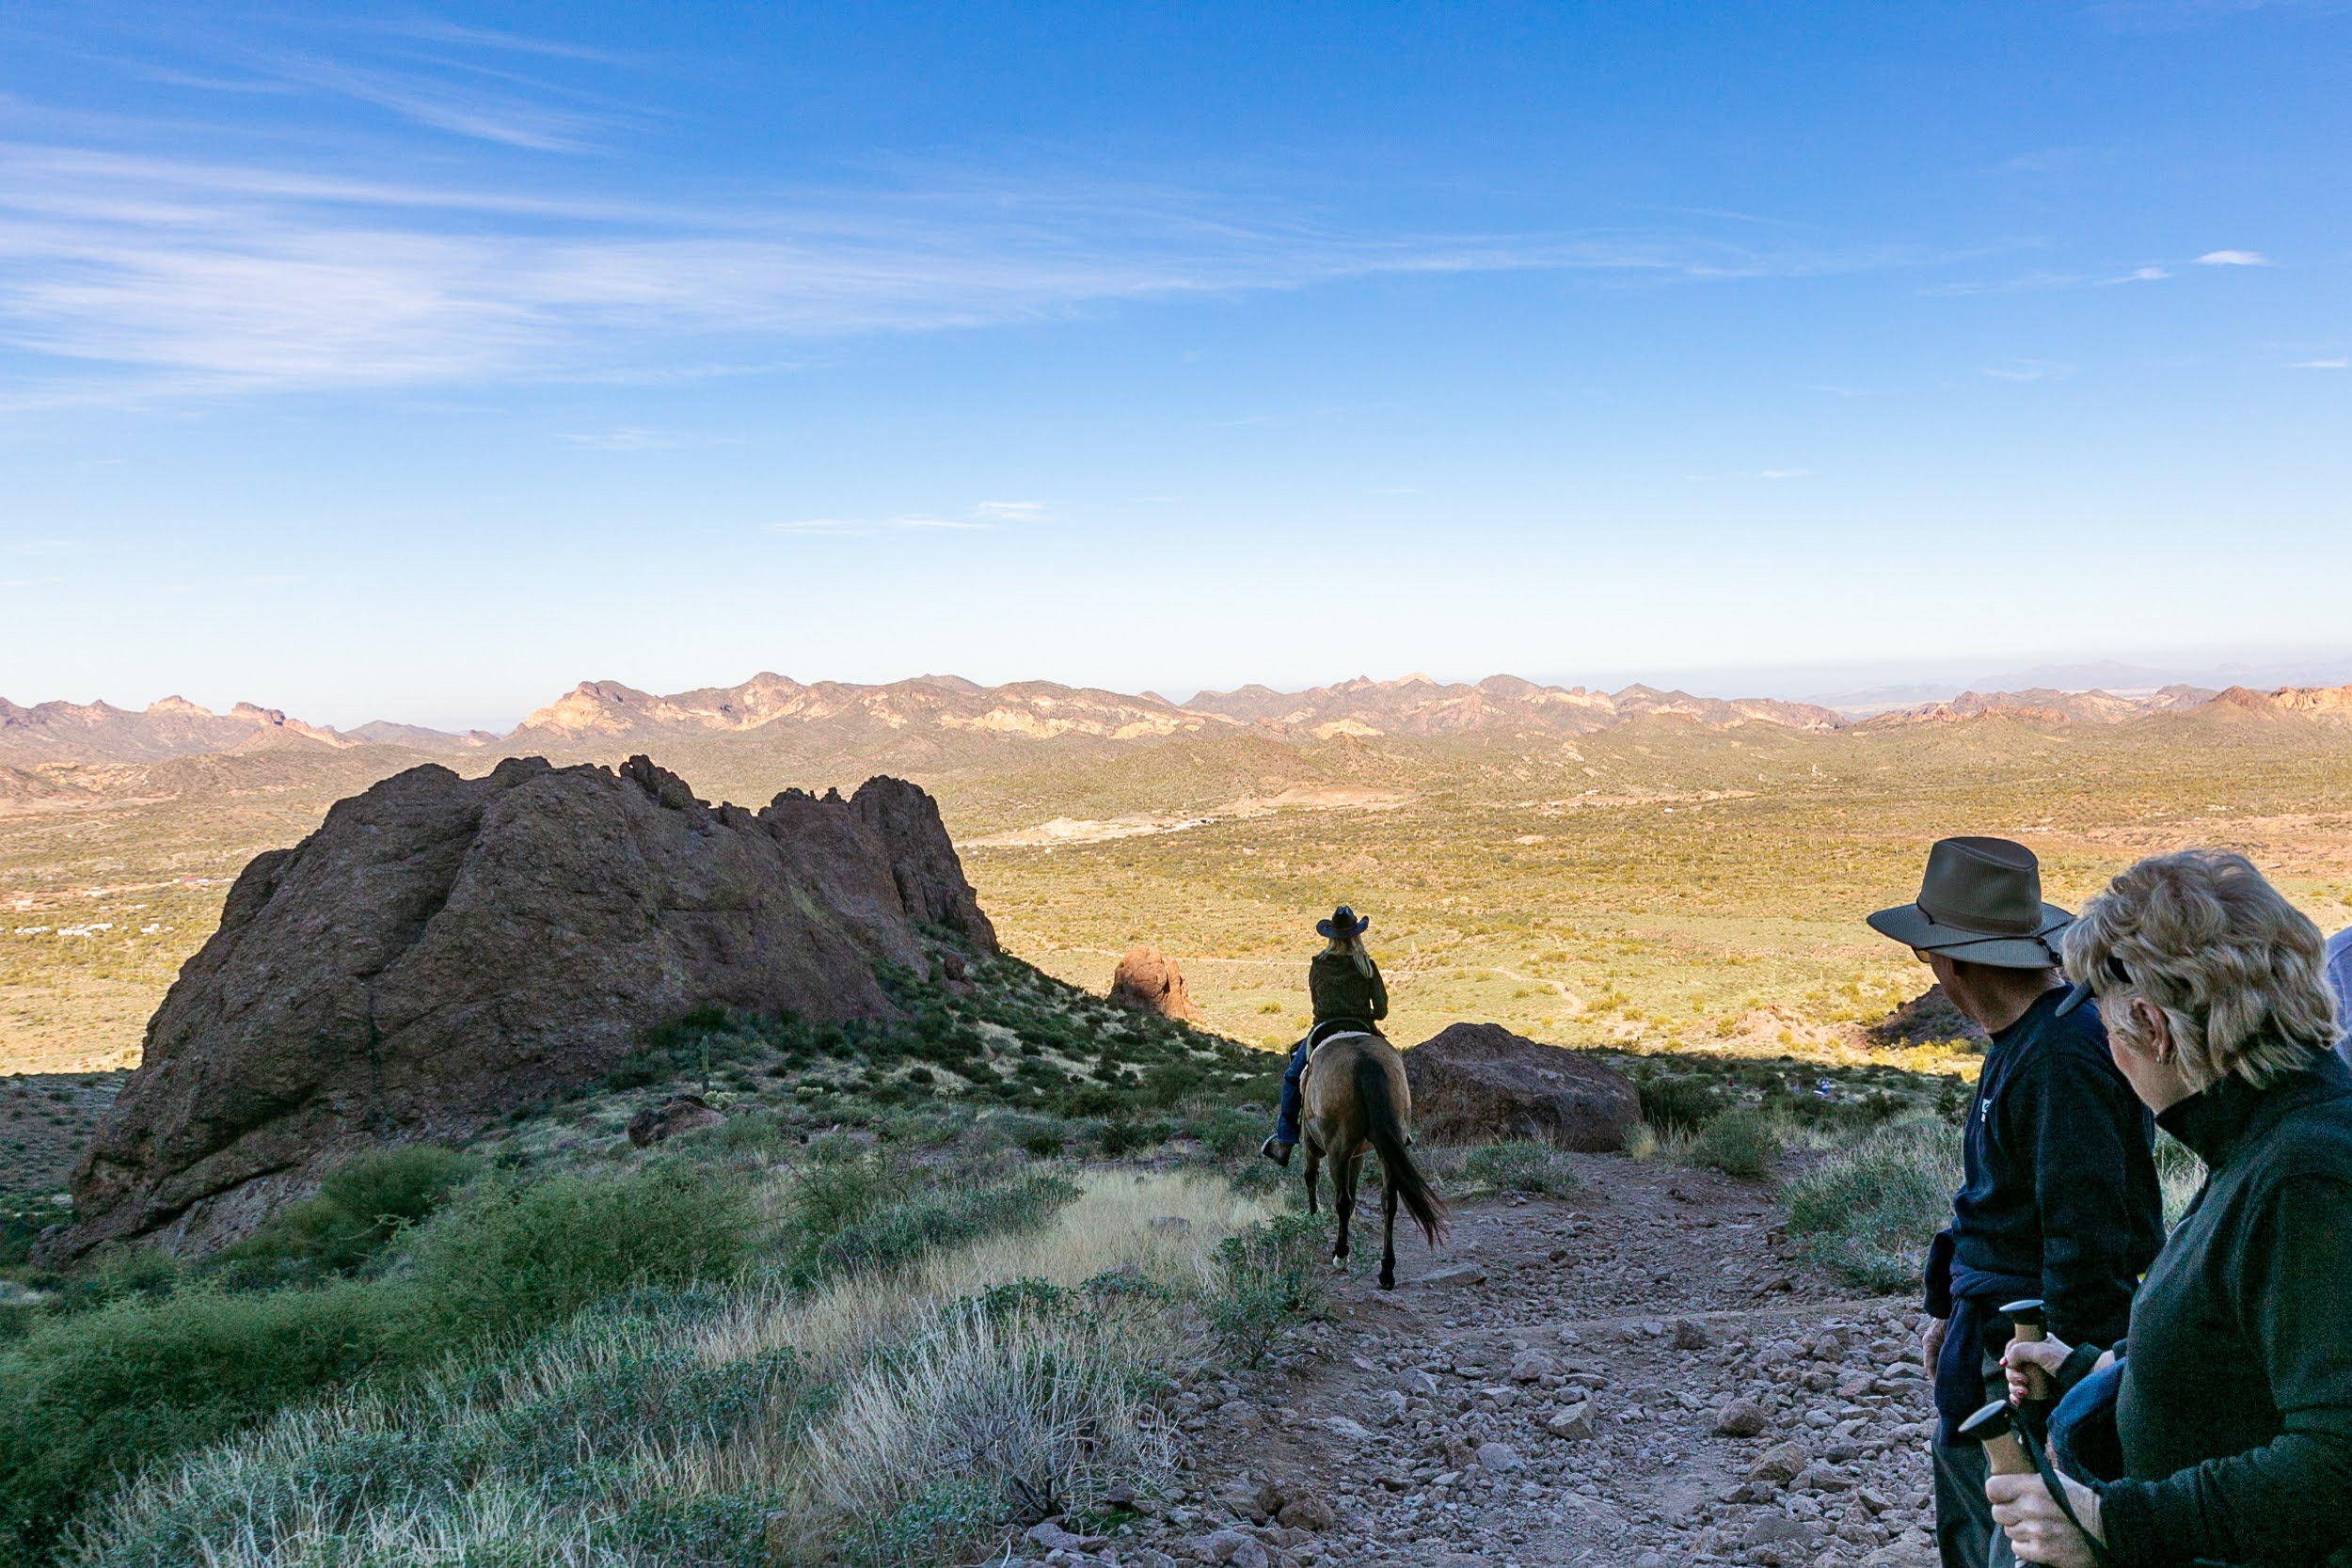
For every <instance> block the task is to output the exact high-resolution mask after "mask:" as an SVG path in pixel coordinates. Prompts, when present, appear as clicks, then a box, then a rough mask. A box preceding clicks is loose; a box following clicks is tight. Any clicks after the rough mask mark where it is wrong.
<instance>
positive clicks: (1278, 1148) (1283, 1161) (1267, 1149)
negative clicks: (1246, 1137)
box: [1258, 1138, 1297, 1165]
mask: <svg viewBox="0 0 2352 1568" xmlns="http://www.w3.org/2000/svg"><path fill="white" fill-rule="evenodd" d="M1296 1147H1297V1146H1296V1145H1295V1144H1286V1143H1284V1142H1282V1141H1281V1140H1280V1139H1279V1138H1268V1139H1267V1140H1266V1141H1265V1142H1264V1143H1263V1144H1262V1145H1260V1146H1259V1148H1258V1152H1259V1153H1261V1154H1263V1155H1264V1156H1265V1157H1266V1158H1267V1159H1269V1160H1271V1161H1273V1162H1274V1163H1275V1164H1278V1165H1288V1164H1290V1163H1291V1150H1292V1149H1293V1148H1296Z"/></svg>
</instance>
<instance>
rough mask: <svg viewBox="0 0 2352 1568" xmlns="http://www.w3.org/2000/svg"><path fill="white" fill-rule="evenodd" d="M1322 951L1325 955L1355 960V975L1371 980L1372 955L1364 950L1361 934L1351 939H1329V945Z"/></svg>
mask: <svg viewBox="0 0 2352 1568" xmlns="http://www.w3.org/2000/svg"><path fill="white" fill-rule="evenodd" d="M1324 951H1325V952H1326V953H1339V954H1343V955H1345V956H1346V957H1348V958H1353V959H1355V960H1356V973H1357V974H1361V975H1362V976H1364V978H1366V979H1370V978H1372V955H1371V954H1370V953H1369V952H1367V951H1366V950H1365V948H1364V938H1363V933H1362V932H1360V931H1359V932H1358V933H1357V934H1356V935H1354V936H1352V937H1333V938H1332V939H1331V944H1330V945H1329V946H1327V947H1326V948H1325V949H1324Z"/></svg>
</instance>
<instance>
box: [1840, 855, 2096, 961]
mask: <svg viewBox="0 0 2352 1568" xmlns="http://www.w3.org/2000/svg"><path fill="white" fill-rule="evenodd" d="M2073 924H2074V916H2073V915H2071V914H2069V913H2067V912H2066V911H2064V910H2061V909H2059V908H2058V906H2057V905H2056V904H2045V903H2043V902H2042V864H2041V863H2040V862H2039V861H2037V860H2035V859H2034V854H2033V851H2032V850H2030V849H2028V848H2026V847H2025V846H2024V845H2022V844H2012V843H2011V842H2010V841H2009V840H2008V839H2005V838H1943V839H1938V840H1936V842H1935V844H1934V847H1931V848H1930V849H1929V850H1928V869H1927V873H1926V875H1925V876H1923V877H1921V878H1920V879H1919V896H1918V898H1917V899H1915V901H1914V902H1912V903H1908V904H1898V905H1896V906H1895V907H1894V908H1893V909H1891V910H1881V911H1879V912H1878V913H1876V914H1874V915H1872V916H1870V928H1871V929H1872V930H1874V931H1876V932H1878V933H1879V934H1880V935H1881V936H1887V937H1892V938H1894V939H1895V940H1896V941H1897V942H1901V943H1902V944H1903V945H1904V946H1906V947H1914V948H1916V949H1918V950H1919V951H1920V952H1923V953H1941V954H1943V955H1944V956H1945V957H1946V958H1960V959H1964V960H1965V961H1967V962H1969V963H1978V964H1988V965H1991V966H1992V967H1993V968H1994V969H2047V968H2049V967H2050V966H2051V965H2052V964H2054V963H2056V962H2058V948H2057V942H2056V939H2057V937H2058V933H2059V932H2060V931H2063V930H2065V929H2066V927H2069V926H2072V925H2073Z"/></svg>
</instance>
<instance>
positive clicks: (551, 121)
mask: <svg viewBox="0 0 2352 1568" xmlns="http://www.w3.org/2000/svg"><path fill="white" fill-rule="evenodd" d="M275 73H276V74H278V75H280V76H282V77H284V78H285V79H286V80H288V81H293V82H299V83H302V84H304V85H306V86H309V87H316V88H319V89H321V90H323V91H327V92H335V93H341V94H342V96H344V97H346V98H352V99H356V100H358V102H360V103H372V104H373V105H374V106H375V107H377V108H379V109H388V110H389V111H391V112H392V113H393V114H396V115H399V116H401V117H402V118H403V119H410V120H413V121H415V122H416V123H417V124H419V125H425V126H430V127H432V128H433V129H434V130H436V131H446V132H449V133H451V134H453V135H460V136H470V137H474V138H476V139H478V140H482V141H490V142H499V143H502V144H503V145H505V146H508V147H520V148H528V149H530V150H532V151H534V152H578V151H580V150H584V149H585V148H586V147H588V146H589V145H590V144H591V142H592V140H593V138H592V136H591V135H590V133H592V132H593V131H596V130H597V129H599V128H600V122H599V121H598V120H596V119H593V118H592V117H590V116H587V115H583V114H580V113H578V112H576V111H571V110H563V109H555V108H550V107H548V106H547V105H546V104H544V103H534V102H532V101H531V100H530V99H528V98H525V97H522V96H520V95H517V94H515V93H508V92H498V91H485V90H483V89H480V88H477V87H465V86H460V85H459V84H457V83H455V82H453V81H451V80H449V79H448V78H447V77H446V76H432V75H426V74H422V73H420V72H415V71H387V70H380V69H362V68H359V67H356V66H346V65H341V64H338V63H336V62H335V61H332V60H323V59H312V58H307V57H294V58H290V59H287V60H284V61H282V62H279V63H278V66H277V70H276V72H275Z"/></svg>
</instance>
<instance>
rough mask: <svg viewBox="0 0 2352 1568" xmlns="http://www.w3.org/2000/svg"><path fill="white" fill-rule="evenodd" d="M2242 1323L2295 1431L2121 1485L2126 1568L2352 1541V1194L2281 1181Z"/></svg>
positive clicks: (2255, 1259) (2322, 1554) (2245, 1288)
mask: <svg viewBox="0 0 2352 1568" xmlns="http://www.w3.org/2000/svg"><path fill="white" fill-rule="evenodd" d="M2238 1280H2239V1286H2240V1297H2239V1302H2240V1308H2239V1319H2240V1327H2241V1329H2242V1330H2243V1332H2244V1333H2245V1334H2246V1336H2247V1338H2248V1339H2249V1342H2251V1343H2252V1344H2254V1345H2255V1346H2257V1347H2258V1349H2259V1352H2260V1354H2261V1357H2262V1366H2261V1368H2260V1370H2259V1373H2258V1372H2257V1370H2256V1369H2254V1368H2250V1367H2249V1368H2248V1369H2247V1375H2248V1376H2249V1377H2251V1376H2256V1375H2261V1376H2265V1377H2267V1378H2268V1379H2269V1381H2270V1398H2271V1402H2272V1403H2274V1404H2276V1405H2277V1406H2278V1408H2279V1414H2280V1418H2281V1420H2282V1421H2283V1422H2284V1425H2285V1428H2286V1430H2285V1431H2284V1432H2282V1433H2280V1434H2279V1436H2277V1437H2276V1438H2274V1439H2272V1440H2271V1441H2270V1442H2269V1443H2266V1444H2265V1445H2264V1446H2263V1447H2261V1448H2259V1449H2249V1451H2247V1452H2245V1453H2241V1454H2233V1455H2230V1456H2228V1457H2226V1458H2221V1459H2209V1460H2207V1461H2205V1463H2203V1464H2202V1465H2196V1466H2194V1467H2193V1468H2190V1469H2186V1470H2183V1471H2181V1472H2179V1473H2178V1474H2176V1475H2172V1476H2169V1477H2167V1478H2166V1479H2165V1480H2163V1481H2118V1482H2116V1483H2115V1484H2114V1485H2112V1486H2109V1487H2107V1488H2106V1489H2105V1493H2104V1496H2103V1497H2102V1498H2101V1501H2100V1513H2101V1520H2102V1527H2101V1528H2102V1530H2103V1532H2104V1533H2105V1534H2106V1538H2107V1544H2108V1545H2109V1546H2110V1547H2112V1548H2113V1549H2114V1553H2115V1557H2116V1560H2117V1561H2118V1562H2120V1563H2123V1564H2127V1565H2130V1568H2138V1565H2140V1564H2158V1563H2173V1562H2182V1563H2185V1562H2190V1561H2196V1560H2214V1561H2219V1562H2317V1561H2319V1560H2322V1559H2323V1558H2326V1557H2328V1554H2329V1553H2330V1552H2331V1551H2333V1550H2335V1549H2337V1548H2339V1547H2342V1546H2343V1545H2344V1544H2346V1543H2347V1542H2352V1354H2347V1347H2348V1344H2352V1331H2347V1329H2346V1327H2345V1324H2344V1308H2343V1299H2344V1282H2345V1281H2346V1280H2352V1186H2347V1185H2346V1184H2345V1183H2344V1182H2342V1181H2340V1180H2334V1179H2332V1178H2328V1177H2318V1176H2310V1177H2298V1178H2294V1179H2291V1180H2286V1181H2283V1182H2281V1183H2280V1186H2279V1189H2278V1193H2277V1196H2275V1197H2274V1198H2273V1199H2272V1201H2271V1204H2270V1208H2269V1212H2268V1214H2267V1215H2266V1216H2265V1222H2264V1224H2263V1226H2262V1227H2261V1229H2260V1230H2259V1231H2258V1232H2257V1233H2256V1234H2255V1236H2254V1237H2253V1238H2251V1239H2250V1240H2249V1244H2248V1246H2247V1249H2246V1254H2245V1259H2244V1262H2243V1266H2242V1267H2241V1268H2240V1269H2239V1270H2238Z"/></svg>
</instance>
